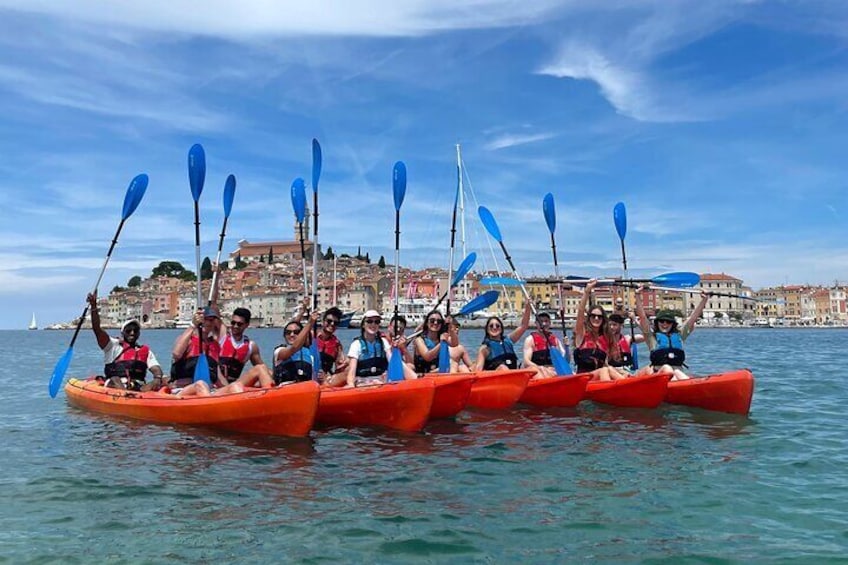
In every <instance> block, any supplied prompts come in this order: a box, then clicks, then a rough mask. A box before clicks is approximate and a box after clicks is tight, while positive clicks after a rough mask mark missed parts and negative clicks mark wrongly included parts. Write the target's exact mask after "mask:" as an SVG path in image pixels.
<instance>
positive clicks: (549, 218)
mask: <svg viewBox="0 0 848 565" xmlns="http://www.w3.org/2000/svg"><path fill="white" fill-rule="evenodd" d="M542 212H544V214H545V223H546V224H548V231H550V232H551V234H553V233H554V232H555V231H556V208H554V195H553V194H551V193H550V192H549V193H547V194H546V195H545V197H544V198H543V199H542Z"/></svg>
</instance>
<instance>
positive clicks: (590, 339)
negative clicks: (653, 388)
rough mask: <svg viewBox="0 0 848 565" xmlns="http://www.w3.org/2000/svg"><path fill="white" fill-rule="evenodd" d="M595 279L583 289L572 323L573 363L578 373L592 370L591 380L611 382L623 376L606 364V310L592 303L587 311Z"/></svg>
mask: <svg viewBox="0 0 848 565" xmlns="http://www.w3.org/2000/svg"><path fill="white" fill-rule="evenodd" d="M596 282H597V281H595V279H592V280H590V281H589V282H588V283H587V284H586V288H585V289H583V296H582V297H580V304H579V305H578V306H577V321H576V322H575V324H574V343H575V345H576V347H575V348H574V364H575V365H576V366H577V371H576V372H577V373H591V374H592V380H597V381H612V380H617V379H619V378H623V377H622V376H621V375H619V373H618V372H617V371H615V370H612V371H611V370H610V368H609V367H607V366H606V365H607V352H608V351H609V336H608V335H607V331H608V330H607V313H606V311H604V309H603V308H602V307H601V306H599V305H597V304H594V305H592V307H591V308H589V310H588V312H587V310H586V305H587V304H588V302H589V297H590V296H591V295H592V290H593V289H594V288H595V284H596Z"/></svg>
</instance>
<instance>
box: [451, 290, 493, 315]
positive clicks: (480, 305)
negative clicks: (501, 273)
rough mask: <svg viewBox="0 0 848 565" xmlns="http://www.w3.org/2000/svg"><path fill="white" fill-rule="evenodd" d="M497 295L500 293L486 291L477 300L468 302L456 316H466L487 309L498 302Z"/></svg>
mask: <svg viewBox="0 0 848 565" xmlns="http://www.w3.org/2000/svg"><path fill="white" fill-rule="evenodd" d="M499 295H500V293H499V292H498V291H497V290H488V291H486V292H484V293H483V294H481V295H480V296H478V297H477V298H474V299H473V300H470V301H469V302H468V303H467V304H466V305H465V306H463V307H462V308H460V309H459V312H458V313H457V314H456V315H457V316H467V315H468V314H472V313H474V312H476V311H478V310H483V309H485V308H488V307H489V306H491V305H492V304H494V303H495V302H497V301H498V296H499Z"/></svg>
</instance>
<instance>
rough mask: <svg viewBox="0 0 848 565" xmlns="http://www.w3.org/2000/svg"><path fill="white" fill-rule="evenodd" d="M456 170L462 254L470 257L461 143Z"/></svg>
mask: <svg viewBox="0 0 848 565" xmlns="http://www.w3.org/2000/svg"><path fill="white" fill-rule="evenodd" d="M456 170H457V173H458V175H459V184H458V185H457V191H458V192H459V195H458V196H459V243H460V246H461V248H462V256H463V257H468V249H467V248H466V243H465V189H464V188H463V186H462V149H461V148H460V146H459V144H458V143H457V144H456ZM461 287H462V298H463V300H467V299H468V283H467V282H466V281H465V280H463V281H462V285H461Z"/></svg>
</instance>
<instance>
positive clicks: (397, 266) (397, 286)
mask: <svg viewBox="0 0 848 565" xmlns="http://www.w3.org/2000/svg"><path fill="white" fill-rule="evenodd" d="M399 306H400V209H397V210H395V315H394V326H395V335H397V332H398V308H399Z"/></svg>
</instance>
